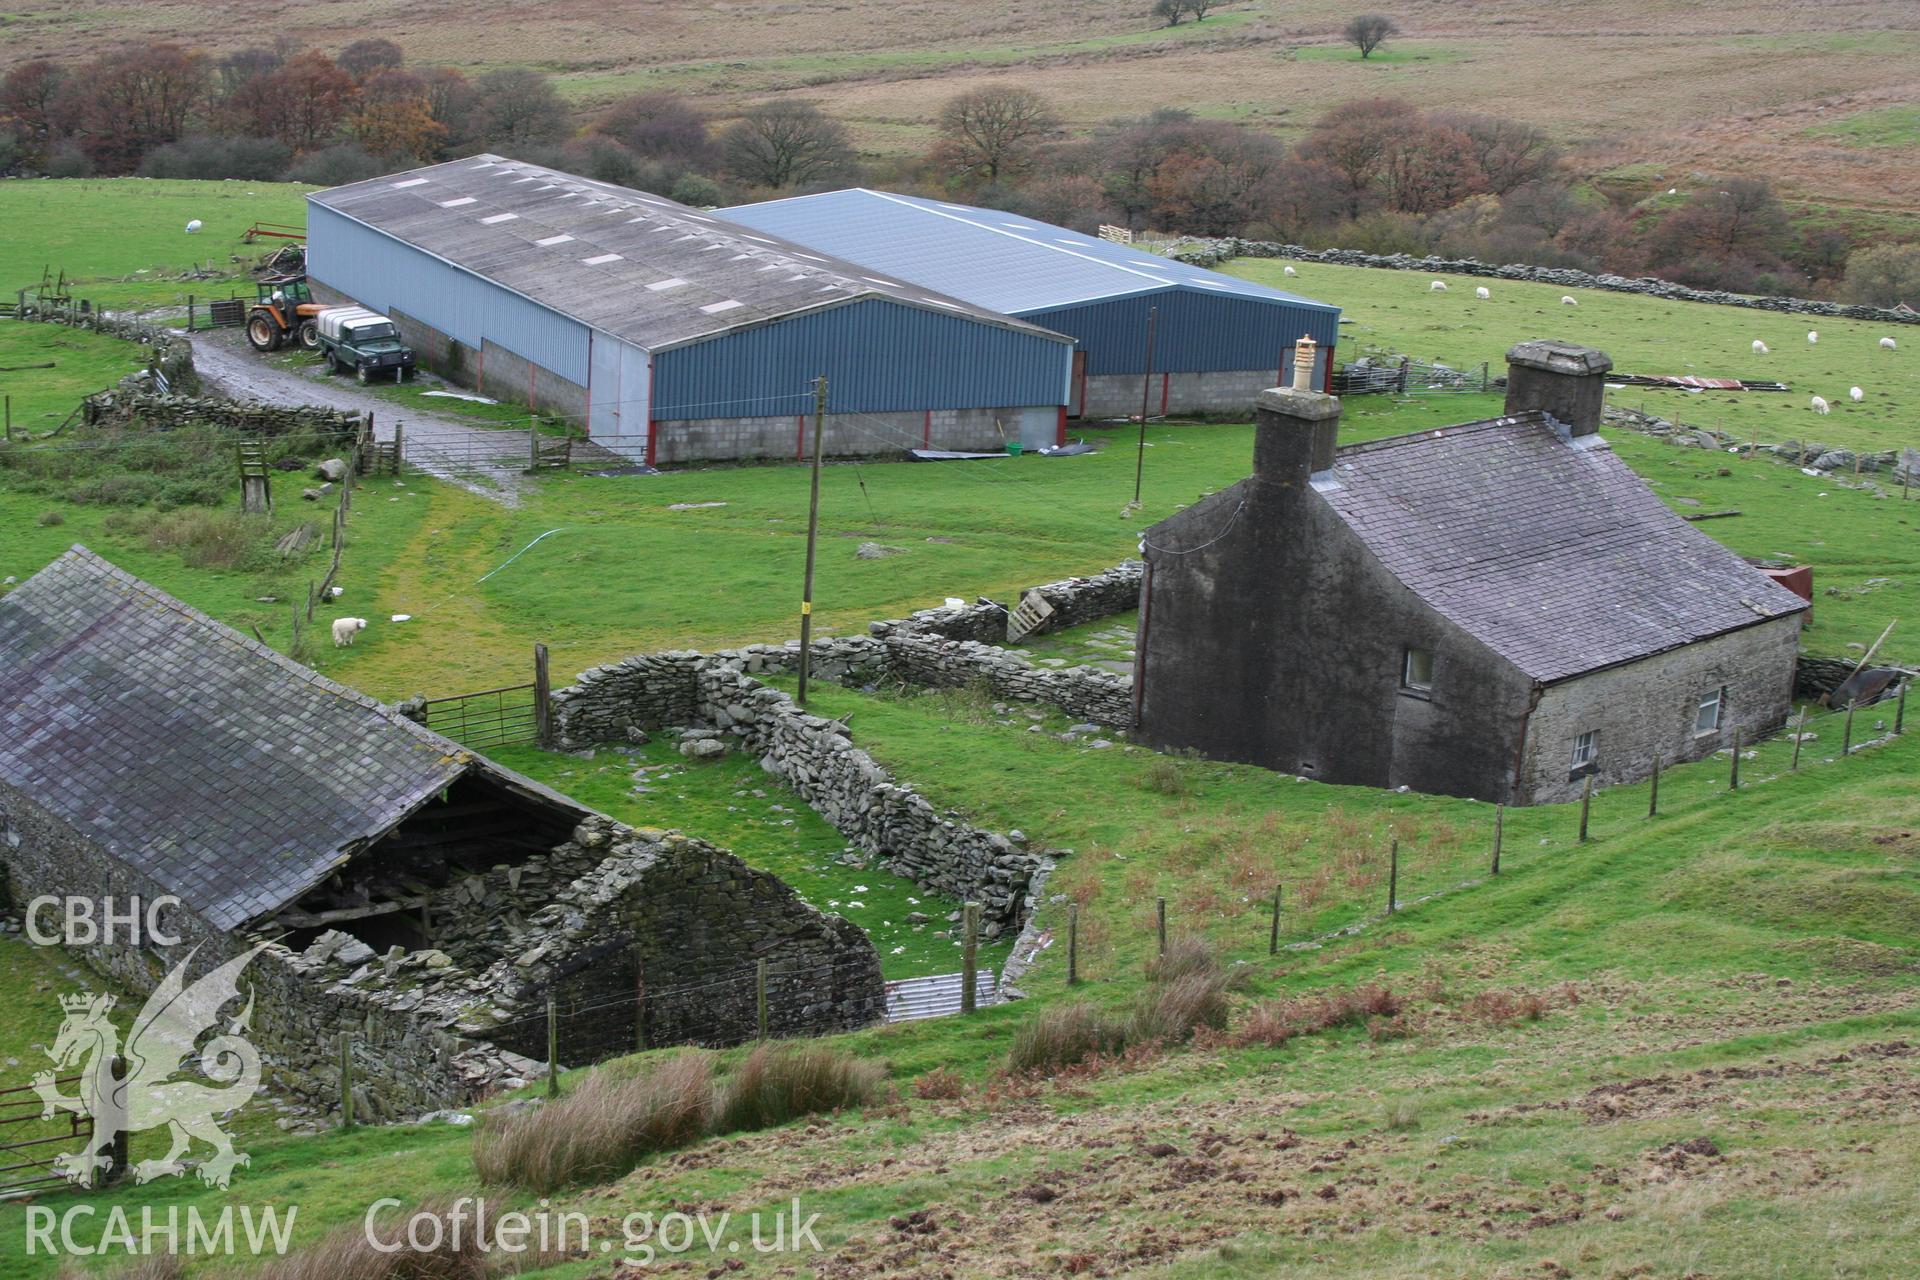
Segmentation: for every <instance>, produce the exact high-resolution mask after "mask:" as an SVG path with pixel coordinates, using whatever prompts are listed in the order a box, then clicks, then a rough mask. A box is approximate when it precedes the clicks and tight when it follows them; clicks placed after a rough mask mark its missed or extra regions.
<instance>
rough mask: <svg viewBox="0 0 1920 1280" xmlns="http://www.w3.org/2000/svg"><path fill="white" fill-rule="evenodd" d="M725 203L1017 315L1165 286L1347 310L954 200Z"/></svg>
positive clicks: (780, 230) (893, 196) (782, 232)
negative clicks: (734, 204) (954, 201)
mask: <svg viewBox="0 0 1920 1280" xmlns="http://www.w3.org/2000/svg"><path fill="white" fill-rule="evenodd" d="M719 212H720V214H721V216H723V217H727V218H731V219H733V220H735V221H737V222H740V223H743V224H745V225H746V226H748V227H752V228H757V229H759V230H760V231H762V232H764V233H765V234H768V235H779V236H785V237H786V238H788V239H789V240H792V241H794V242H796V243H798V244H803V245H811V246H814V247H815V248H816V249H818V250H819V251H820V252H823V253H834V254H838V255H840V256H841V257H843V258H845V259H847V260H849V261H851V262H862V263H865V264H867V266H868V268H869V269H873V268H878V269H880V270H882V271H890V272H894V273H896V274H898V275H899V276H900V277H901V278H902V279H906V280H912V281H915V282H916V283H919V284H923V285H926V286H927V287H928V288H931V289H941V290H944V291H946V292H947V293H950V294H952V295H953V296H954V297H956V298H965V299H966V300H967V301H969V302H974V303H978V304H980V305H981V306H985V307H991V308H993V309H994V310H995V311H1000V312H1006V313H1008V314H1011V315H1031V314H1035V313H1038V312H1043V311H1052V310H1055V309H1057V308H1060V307H1064V306H1071V305H1073V304H1075V303H1080V302H1091V301H1096V300H1101V299H1107V298H1122V297H1129V296H1132V295H1134V294H1140V293H1154V292H1161V291H1165V290H1167V289H1190V290H1193V291H1195V292H1200V293H1211V294H1218V295H1220V296H1222V297H1230V298H1241V299H1246V300H1251V301H1255V302H1279V303H1285V304H1287V305H1289V306H1301V307H1321V308H1325V309H1326V310H1327V311H1329V312H1337V311H1338V310H1339V308H1337V307H1333V306H1329V305H1328V304H1326V303H1323V302H1316V301H1314V300H1313V299H1312V298H1305V297H1301V296H1300V295H1299V294H1294V293H1287V292H1285V291H1283V290H1280V289H1270V288H1268V287H1267V286H1265V285H1260V284H1255V283H1253V282H1252V281H1251V280H1241V279H1238V278H1237V277H1234V276H1229V275H1222V274H1221V273H1220V272H1218V271H1208V270H1207V269H1206V268H1204V267H1196V266H1191V265H1189V264H1188V263H1184V262H1176V261H1174V260H1173V259H1172V258H1162V257H1159V256H1157V255H1155V254H1151V253H1147V252H1146V251H1144V250H1141V249H1135V248H1134V247H1133V246H1131V245H1124V244H1115V243H1113V242H1112V241H1108V240H1101V239H1098V238H1096V237H1094V236H1089V235H1083V234H1082V233H1080V232H1078V231H1070V230H1068V229H1067V228H1065V227H1056V226H1054V225H1053V224H1051V223H1047V222H1041V221H1039V220H1038V219H1036V218H1028V217H1024V216H1022V215H1021V214H1017V213H1007V212H1005V211H1003V210H999V209H980V208H975V207H974V206H972V205H964V204H955V203H953V202H952V201H949V200H928V199H925V198H923V197H920V196H904V195H900V194H898V193H896V192H892V191H870V190H868V189H866V188H864V187H853V188H849V189H848V190H845V191H823V192H821V193H819V194H818V195H808V196H793V197H790V198H788V199H785V200H769V201H765V202H764V203H761V204H745V205H736V206H734V207H732V208H730V209H722V210H720V211H719Z"/></svg>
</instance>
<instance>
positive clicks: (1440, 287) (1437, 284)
mask: <svg viewBox="0 0 1920 1280" xmlns="http://www.w3.org/2000/svg"><path fill="white" fill-rule="evenodd" d="M1446 291H1447V282H1446V281H1445V280H1435V281H1434V282H1433V283H1432V284H1430V285H1428V286H1427V292H1428V293H1445V292H1446Z"/></svg>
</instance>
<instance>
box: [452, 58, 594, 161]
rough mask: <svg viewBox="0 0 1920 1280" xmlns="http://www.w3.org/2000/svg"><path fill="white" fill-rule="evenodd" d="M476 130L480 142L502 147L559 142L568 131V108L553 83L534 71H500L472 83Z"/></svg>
mask: <svg viewBox="0 0 1920 1280" xmlns="http://www.w3.org/2000/svg"><path fill="white" fill-rule="evenodd" d="M473 87H474V93H475V103H476V106H475V112H474V122H473V127H474V131H475V132H476V134H477V135H478V136H479V138H480V140H481V141H483V142H487V143H492V144H497V145H503V146H519V147H525V146H540V145H544V144H549V143H555V142H559V141H560V140H561V139H562V138H565V137H566V136H567V134H568V133H569V132H570V130H569V129H568V127H567V104H566V103H564V102H562V101H561V100H560V95H559V94H557V93H555V92H554V91H553V82H552V81H550V80H548V79H547V77H546V76H544V75H542V74H541V73H540V72H538V71H535V70H534V69H533V68H532V67H501V68H499V69H498V70H496V71H489V72H487V73H486V74H485V75H483V76H481V77H480V78H479V79H477V80H475V81H474V82H473Z"/></svg>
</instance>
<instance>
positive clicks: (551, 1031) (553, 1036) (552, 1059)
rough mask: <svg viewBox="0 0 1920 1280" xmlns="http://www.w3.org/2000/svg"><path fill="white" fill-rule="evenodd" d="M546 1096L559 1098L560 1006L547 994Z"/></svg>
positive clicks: (550, 994)
mask: <svg viewBox="0 0 1920 1280" xmlns="http://www.w3.org/2000/svg"><path fill="white" fill-rule="evenodd" d="M547 1096H548V1097H549V1098H557V1097H559V1096H560V1005H559V1002H558V1001H557V1000H555V999H554V995H553V992H551V991H549V992H547Z"/></svg>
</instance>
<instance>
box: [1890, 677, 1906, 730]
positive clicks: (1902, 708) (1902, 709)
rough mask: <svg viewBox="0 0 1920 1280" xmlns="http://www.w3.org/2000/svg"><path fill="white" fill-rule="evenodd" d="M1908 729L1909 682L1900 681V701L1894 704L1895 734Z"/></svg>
mask: <svg viewBox="0 0 1920 1280" xmlns="http://www.w3.org/2000/svg"><path fill="white" fill-rule="evenodd" d="M1906 731H1907V682H1906V681H1905V680H1902V681H1901V682H1900V701H1898V702H1896V703H1894V704H1893V736H1894V737H1896V738H1897V737H1899V736H1900V735H1901V734H1903V733H1905V732H1906Z"/></svg>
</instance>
